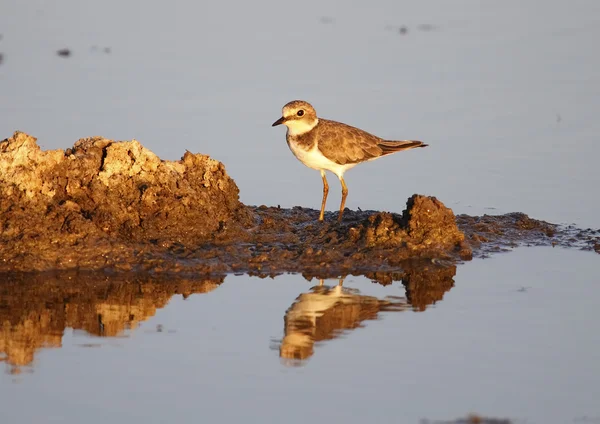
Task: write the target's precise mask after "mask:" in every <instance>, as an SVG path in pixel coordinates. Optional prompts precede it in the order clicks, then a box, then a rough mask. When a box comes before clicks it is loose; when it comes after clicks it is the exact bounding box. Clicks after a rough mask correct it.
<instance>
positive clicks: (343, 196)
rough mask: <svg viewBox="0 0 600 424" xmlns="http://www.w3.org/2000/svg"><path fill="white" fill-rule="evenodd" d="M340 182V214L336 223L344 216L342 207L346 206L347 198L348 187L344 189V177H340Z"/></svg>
mask: <svg viewBox="0 0 600 424" xmlns="http://www.w3.org/2000/svg"><path fill="white" fill-rule="evenodd" d="M340 182H341V183H342V203H341V204H340V214H339V215H338V221H341V220H342V215H343V214H344V206H346V197H347V196H348V187H346V183H345V182H344V177H340Z"/></svg>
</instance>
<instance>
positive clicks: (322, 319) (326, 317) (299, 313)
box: [279, 279, 409, 360]
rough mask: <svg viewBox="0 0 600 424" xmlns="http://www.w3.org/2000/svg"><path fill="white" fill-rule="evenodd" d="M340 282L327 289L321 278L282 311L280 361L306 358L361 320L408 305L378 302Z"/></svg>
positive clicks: (403, 300)
mask: <svg viewBox="0 0 600 424" xmlns="http://www.w3.org/2000/svg"><path fill="white" fill-rule="evenodd" d="M343 281H344V280H343V279H340V280H339V283H338V284H337V285H335V286H327V285H325V284H324V281H323V280H322V279H321V280H320V284H319V285H318V286H315V287H312V288H311V289H310V292H308V293H302V294H301V295H300V296H298V298H296V301H295V302H294V303H293V304H292V306H290V308H289V309H288V310H287V311H286V313H285V317H284V327H285V328H284V337H283V340H282V341H281V345H280V348H279V353H280V356H281V357H282V358H285V359H292V360H303V359H307V358H309V357H310V356H312V354H313V350H314V345H315V343H317V342H320V341H323V340H329V339H333V338H335V337H337V336H338V335H339V334H340V333H341V332H342V331H343V330H350V329H353V328H357V327H360V326H361V323H362V322H363V321H365V320H372V319H377V315H378V314H379V312H380V311H401V310H404V309H406V308H407V307H409V306H408V303H407V300H406V298H386V299H378V298H376V297H373V296H364V295H360V294H358V293H357V291H356V290H351V289H349V288H346V287H343Z"/></svg>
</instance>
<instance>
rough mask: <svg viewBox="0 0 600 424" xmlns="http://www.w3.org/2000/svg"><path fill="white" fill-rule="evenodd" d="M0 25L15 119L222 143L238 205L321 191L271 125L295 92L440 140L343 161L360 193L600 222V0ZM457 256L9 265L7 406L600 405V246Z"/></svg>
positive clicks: (534, 414) (377, 411) (244, 412)
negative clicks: (265, 270)
mask: <svg viewBox="0 0 600 424" xmlns="http://www.w3.org/2000/svg"><path fill="white" fill-rule="evenodd" d="M402 26H405V27H406V28H407V32H406V33H405V34H404V35H402V34H401V33H400V31H399V28H400V27H402ZM0 34H1V35H2V37H1V38H0V54H2V55H3V61H2V62H0V96H1V97H0V99H1V100H2V101H0V138H4V137H8V136H10V135H11V134H12V133H13V131H14V130H17V129H19V130H22V131H25V132H28V133H30V134H32V135H34V136H36V137H38V142H39V143H40V144H41V145H42V147H43V148H46V149H55V148H66V147H69V146H71V145H72V144H73V142H74V141H75V140H77V139H78V138H81V137H86V136H91V135H103V136H105V137H108V138H112V139H118V140H127V139H132V138H136V139H138V140H140V141H141V142H142V143H143V144H144V145H145V146H147V147H148V148H150V149H151V150H153V151H154V152H156V153H157V154H158V155H160V156H161V157H163V158H165V159H178V158H179V157H181V156H182V154H183V153H184V151H185V150H186V149H189V150H191V151H194V152H202V153H207V154H210V155H212V156H213V157H215V158H217V159H220V160H222V161H223V162H224V163H225V164H226V166H227V169H228V172H229V173H230V174H231V175H232V177H233V178H234V179H235V180H236V182H237V184H238V185H239V186H240V189H241V199H242V201H244V202H246V203H248V204H267V205H275V204H280V205H281V206H283V207H289V206H293V205H302V206H306V207H313V208H318V207H319V205H320V204H319V202H320V199H321V181H320V178H319V174H318V173H317V172H315V171H313V170H309V169H308V168H305V167H304V166H303V165H302V164H300V163H299V162H298V161H296V160H295V159H294V158H293V156H292V154H291V153H290V152H289V150H288V148H287V146H286V144H285V142H284V130H283V129H281V128H275V129H274V128H271V126H270V124H271V123H272V122H273V121H274V120H275V119H277V118H278V117H279V116H280V109H281V106H282V105H283V104H284V103H286V102H287V101H289V100H292V99H295V98H302V99H305V100H308V101H310V102H312V103H313V105H314V106H315V107H316V109H317V112H318V113H319V114H320V115H322V116H324V117H327V118H330V119H336V120H341V121H344V122H347V123H350V124H354V125H356V126H359V127H361V128H364V129H365V130H369V131H372V132H374V133H377V134H378V135H381V136H384V137H387V138H418V139H422V140H424V141H426V142H428V143H429V144H430V147H429V148H427V149H420V150H418V151H411V152H405V153H401V154H398V155H395V156H394V157H390V158H386V159H382V160H380V161H378V162H376V163H370V164H366V165H364V166H360V167H357V168H355V169H353V170H352V171H351V172H349V173H348V174H347V178H346V181H347V183H348V186H349V189H350V195H349V197H348V203H347V206H348V207H350V208H353V209H355V208H357V207H362V208H369V209H381V210H391V211H395V212H400V211H402V209H403V208H404V205H405V199H406V198H407V197H408V196H410V195H412V194H413V193H422V194H428V195H435V196H437V197H438V198H439V199H440V200H442V201H443V202H445V203H446V204H447V205H448V206H450V207H452V208H453V209H454V210H455V212H456V213H469V214H482V213H504V212H510V211H522V212H525V213H528V214H530V215H531V216H533V217H535V218H540V219H545V220H548V221H552V222H557V223H575V224H577V225H578V226H580V227H584V228H585V227H594V228H598V227H599V226H600V221H599V220H598V218H597V215H598V213H597V211H598V210H599V209H600V196H598V186H599V184H600V173H599V172H598V171H597V168H598V158H599V157H600V143H598V134H600V120H598V119H597V117H596V114H597V111H598V110H600V73H598V69H599V68H600V56H599V55H598V54H596V50H597V45H596V44H597V40H598V39H600V2H597V1H594V0H589V1H583V0H582V1H576V2H565V1H557V0H547V1H542V0H535V1H505V2H481V1H479V0H456V1H452V2H448V1H445V0H438V1H430V2H417V1H397V0H394V1H392V0H389V1H376V2H367V3H361V4H358V3H352V2H341V1H316V0H305V1H304V2H301V3H298V2H287V3H286V2H283V3H282V2H276V1H274V0H269V1H262V2H261V1H255V2H247V3H241V2H240V4H236V5H232V4H229V3H217V2H214V3H210V4H206V3H198V2H192V1H175V2H162V3H161V2H151V3H150V2H141V1H129V2H118V1H116V0H106V1H102V2H84V1H75V0H64V1H61V2H53V3H49V2H46V1H42V0H31V1H28V2H22V1H5V2H3V3H2V6H1V10H0ZM61 48H69V49H71V51H72V54H71V56H69V57H67V58H63V57H59V56H57V55H56V51H57V50H58V49H61ZM106 48H108V50H107V51H105V49H106ZM331 183H332V184H331V186H332V190H331V193H330V198H329V203H328V207H329V209H330V210H334V209H336V207H337V204H338V202H339V196H340V194H339V188H338V187H337V183H336V182H335V180H331ZM450 271H452V272H450V274H449V275H446V276H445V277H444V278H445V279H442V280H441V281H442V282H443V283H444V284H442V285H441V286H440V285H439V284H438V285H435V286H433V287H429V286H427V285H425V287H423V286H422V285H418V284H417V285H416V286H415V285H410V284H407V285H406V288H405V286H404V285H403V284H401V282H398V281H397V282H394V283H393V284H390V285H387V286H381V285H378V284H373V283H371V282H370V280H369V279H367V278H364V277H352V276H350V277H348V278H346V280H345V281H344V283H343V286H342V288H338V287H336V284H337V281H325V282H324V286H321V287H320V286H319V282H318V281H311V282H307V281H305V280H304V279H303V278H302V277H300V276H296V275H287V276H281V277H278V278H276V279H275V280H270V279H258V278H250V277H247V276H227V277H225V279H224V281H221V280H217V281H203V282H202V281H194V282H185V283H181V284H180V283H177V284H176V283H175V282H171V283H168V284H167V283H158V282H148V281H142V280H140V281H134V282H131V281H130V282H126V281H122V280H119V279H109V280H108V281H98V282H96V283H93V284H92V283H90V284H84V283H83V282H81V281H78V280H77V279H73V278H74V277H72V279H71V280H70V281H67V280H65V281H64V282H61V281H62V280H59V281H56V280H54V279H52V278H49V279H47V280H43V279H41V280H40V279H39V278H38V279H36V280H33V281H30V282H29V283H27V282H25V283H24V282H21V283H18V284H16V283H14V282H10V281H3V282H0V316H1V317H3V318H2V322H1V323H0V324H2V325H3V327H2V329H1V330H0V331H1V333H0V337H1V339H0V343H1V345H0V346H2V349H0V352H4V354H3V355H4V356H3V357H2V359H3V360H4V362H5V364H4V367H5V371H6V372H5V373H3V374H2V375H0V421H1V422H2V423H4V422H7V423H28V422H69V423H79V422H82V421H85V422H106V421H107V420H110V421H114V422H123V421H125V420H127V421H129V422H140V423H141V422H144V423H149V422H166V421H169V422H191V421H194V422H195V421H198V419H205V420H206V421H220V422H240V421H242V420H245V421H248V420H254V421H256V420H258V421H263V422H271V421H285V422H304V421H307V420H311V421H314V422H321V421H330V422H331V421H335V422H341V421H346V422H364V421H366V420H369V421H371V422H390V421H392V420H393V421H398V422H413V423H416V422H418V420H419V419H422V418H428V419H451V418H457V417H461V416H465V415H466V414H468V413H469V412H477V413H481V414H488V415H492V416H499V417H510V418H513V419H515V420H516V421H518V422H527V423H566V422H586V421H585V420H587V422H590V421H591V422H596V423H597V422H599V421H600V407H599V406H598V402H597V399H599V398H600V389H599V387H598V386H599V384H598V382H599V381H600V378H599V377H600V370H599V367H598V366H597V362H598V361H597V358H598V357H599V355H600V339H599V336H597V333H598V332H597V331H596V327H597V325H596V323H597V322H598V318H599V317H598V310H599V309H598V301H597V292H598V288H597V287H598V283H599V281H598V280H599V275H600V272H599V271H600V257H599V256H598V255H597V254H592V253H584V252H579V251H568V250H562V249H543V248H536V249H519V250H517V251H515V252H513V253H510V254H505V255H499V256H495V257H493V258H492V259H489V260H476V261H473V262H471V263H468V264H466V265H464V266H459V267H458V268H457V269H456V275H455V276H453V275H452V274H454V270H450ZM421 278H422V280H417V279H415V280H413V282H414V281H428V280H427V277H426V276H421ZM181 293H184V294H185V295H186V299H185V300H183V298H182V297H181V295H180V294H181ZM440 299H441V300H440ZM433 300H436V303H435V304H432V303H431V302H432V301H433ZM311 311H312V312H311ZM311 314H312V315H311ZM317 315H318V317H317ZM284 317H286V318H285V320H284ZM309 318H310V319H309ZM357 325H360V328H354V327H356V326H357ZM340 332H341V334H340ZM282 356H289V357H295V358H304V359H303V360H298V359H295V360H294V359H290V358H282ZM356 404H359V405H361V408H359V409H356V408H354V405H356Z"/></svg>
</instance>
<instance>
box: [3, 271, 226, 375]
mask: <svg viewBox="0 0 600 424" xmlns="http://www.w3.org/2000/svg"><path fill="white" fill-rule="evenodd" d="M222 282H223V277H221V278H216V279H205V280H173V279H170V280H169V281H165V280H164V279H163V280H159V279H153V278H150V277H145V278H144V277H140V276H133V277H130V278H127V277H123V276H121V277H117V278H110V279H109V278H107V277H105V276H97V275H81V274H78V275H77V274H75V275H74V274H71V275H70V276H65V274H60V275H39V274H38V275H18V276H10V277H6V276H2V277H0V361H5V362H6V363H7V364H8V371H9V372H10V373H12V374H18V373H20V372H21V371H22V367H23V366H27V365H30V364H31V363H32V362H33V359H34V354H35V351H36V350H38V349H40V348H44V347H60V346H61V344H62V336H63V332H64V330H65V328H68V327H70V328H73V329H79V330H84V331H86V332H88V333H89V334H92V335H96V336H106V337H114V336H118V335H120V334H122V333H123V331H124V330H126V329H131V328H135V327H136V326H137V325H138V323H140V322H142V321H144V320H146V319H148V318H149V317H151V316H153V315H154V314H155V313H156V310H157V309H160V308H162V307H164V306H165V305H166V304H167V303H168V302H169V300H170V299H171V297H172V296H173V295H175V294H181V295H183V296H184V298H185V297H187V296H189V295H190V294H194V293H207V292H209V291H212V290H214V289H215V288H216V287H218V286H219V284H221V283H222Z"/></svg>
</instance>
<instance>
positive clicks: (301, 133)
mask: <svg viewBox="0 0 600 424" xmlns="http://www.w3.org/2000/svg"><path fill="white" fill-rule="evenodd" d="M281 124H284V125H285V126H286V127H287V133H286V140H287V144H288V146H289V148H290V150H291V151H292V153H294V155H295V156H296V158H298V160H299V161H300V162H302V163H303V164H304V165H306V166H308V167H309V168H312V169H316V170H317V171H321V178H323V200H322V202H321V214H320V215H319V221H323V216H324V213H325V203H326V201H327V194H328V193H329V184H327V178H326V176H325V171H331V172H333V173H334V174H335V175H337V177H338V178H339V179H340V183H341V184H342V202H341V204H340V213H339V215H338V221H341V220H342V215H343V213H344V206H345V204H346V197H347V196H348V187H346V183H345V182H344V173H345V172H346V171H347V170H349V169H350V168H353V167H354V166H356V165H358V164H359V163H362V162H367V161H371V160H375V159H379V158H380V157H382V156H387V155H389V154H392V153H396V152H399V151H401V150H408V149H414V148H415V147H426V146H427V144H425V143H423V142H422V141H417V140H399V141H392V140H384V139H382V138H379V137H377V136H375V135H373V134H369V133H368V132H366V131H363V130H361V129H358V128H355V127H351V126H350V125H346V124H342V123H341V122H335V121H330V120H327V119H321V118H317V113H316V112H315V109H314V108H313V107H312V106H311V105H310V103H308V102H305V101H303V100H294V101H291V102H289V103H288V104H286V105H285V106H284V107H283V109H282V117H281V118H279V119H278V120H277V121H275V122H273V125H272V126H273V127H274V126H277V125H281Z"/></svg>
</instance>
